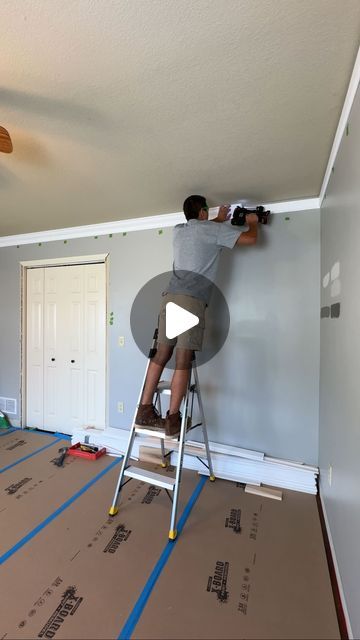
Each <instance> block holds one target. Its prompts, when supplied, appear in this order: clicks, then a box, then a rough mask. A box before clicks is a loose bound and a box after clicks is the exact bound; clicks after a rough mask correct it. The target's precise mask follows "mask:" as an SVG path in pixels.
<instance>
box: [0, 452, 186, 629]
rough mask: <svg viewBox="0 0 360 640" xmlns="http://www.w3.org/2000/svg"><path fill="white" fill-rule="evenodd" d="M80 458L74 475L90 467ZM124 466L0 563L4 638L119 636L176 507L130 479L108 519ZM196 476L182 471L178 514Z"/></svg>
mask: <svg viewBox="0 0 360 640" xmlns="http://www.w3.org/2000/svg"><path fill="white" fill-rule="evenodd" d="M75 460H76V464H73V465H72V467H71V471H69V473H73V472H74V470H75V468H76V466H77V464H78V463H82V464H87V465H88V468H90V469H91V468H92V464H93V463H92V462H87V463H86V462H84V461H81V460H79V459H75ZM110 461H112V460H111V459H110ZM143 466H145V465H143ZM119 468H120V467H119V465H118V466H116V467H115V468H114V469H112V470H111V471H110V472H109V473H108V474H107V475H105V476H104V477H102V478H101V479H100V480H99V481H98V482H97V483H95V484H94V485H93V486H92V487H90V489H89V490H88V491H86V492H85V493H84V494H83V495H82V496H81V497H80V498H78V500H77V501H76V502H74V503H73V504H72V505H70V506H69V507H68V508H67V509H66V510H65V511H64V512H63V513H61V514H60V515H59V516H58V517H57V518H56V519H55V520H53V521H52V522H51V523H50V524H49V525H48V526H47V527H46V528H44V529H43V530H41V531H40V532H39V533H38V534H37V535H36V536H35V537H34V538H33V539H32V540H31V541H30V542H29V543H28V544H27V545H25V546H24V547H23V548H21V549H20V550H19V551H18V552H17V553H15V554H14V555H13V556H12V557H10V558H9V559H8V560H7V561H6V562H5V563H4V564H3V565H2V566H1V567H0V592H1V594H2V597H1V600H0V638H7V639H10V638H11V639H13V638H21V639H23V640H28V639H29V638H39V637H40V638H53V637H56V638H68V639H70V638H71V639H84V638H98V639H100V638H101V639H107V638H117V637H118V635H119V632H120V630H121V628H122V626H123V625H124V623H125V621H126V619H127V617H128V615H129V613H130V612H131V609H132V607H133V605H134V603H135V601H136V599H137V598H138V596H139V594H140V592H141V590H142V588H143V586H144V584H145V582H146V580H147V579H148V576H149V574H150V573H151V571H152V569H153V566H154V564H155V563H156V562H157V560H158V558H159V556H160V554H161V552H162V550H163V548H164V546H165V544H166V543H167V536H168V531H169V524H170V509H171V503H170V500H169V497H168V496H167V495H166V493H165V491H164V490H159V489H158V488H156V487H149V486H148V485H146V484H144V483H143V482H138V481H136V480H132V481H131V482H129V483H128V484H127V485H126V486H125V487H124V489H123V498H122V502H121V503H120V508H119V513H118V514H117V515H116V516H115V517H114V518H109V517H108V516H107V513H108V509H109V506H110V504H111V502H112V497H113V493H114V490H115V485H116V480H117V477H118V474H119ZM151 468H152V469H154V467H153V466H152V467H151ZM156 471H158V472H159V471H160V469H158V468H156ZM164 473H165V472H164ZM197 482H198V477H197V476H196V474H195V473H193V472H191V471H185V472H184V474H183V482H182V490H181V497H180V503H179V513H180V514H181V511H182V510H183V508H184V506H185V504H186V502H187V500H188V499H189V497H190V495H191V493H192V491H193V490H194V488H195V486H196V484H197ZM20 513H21V511H19V515H18V517H20ZM13 527H16V522H15V521H14V522H13Z"/></svg>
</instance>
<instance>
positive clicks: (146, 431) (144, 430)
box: [135, 427, 178, 440]
mask: <svg viewBox="0 0 360 640" xmlns="http://www.w3.org/2000/svg"><path fill="white" fill-rule="evenodd" d="M135 433H140V434H142V435H144V436H151V437H152V438H162V439H163V440H168V439H169V440H172V438H171V437H170V436H167V435H166V434H165V429H163V430H162V431H160V430H159V431H158V430H157V429H151V427H135ZM177 439H178V436H176V440H177Z"/></svg>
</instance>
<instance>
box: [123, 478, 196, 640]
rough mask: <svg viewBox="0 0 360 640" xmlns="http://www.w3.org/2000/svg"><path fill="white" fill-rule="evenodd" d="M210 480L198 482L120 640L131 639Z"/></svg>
mask: <svg viewBox="0 0 360 640" xmlns="http://www.w3.org/2000/svg"><path fill="white" fill-rule="evenodd" d="M207 479H208V478H207V477H206V476H202V477H201V478H200V480H199V482H198V484H197V485H196V488H195V490H194V492H193V493H192V495H191V497H190V499H189V502H188V503H187V505H186V507H185V509H184V511H183V513H182V515H181V518H180V520H179V523H178V526H177V534H178V535H177V537H176V538H175V540H174V541H169V542H168V543H167V545H166V547H165V548H164V550H163V552H162V554H161V556H160V558H159V560H158V561H157V563H156V565H155V567H154V568H153V570H152V572H151V574H150V577H149V579H148V581H147V583H146V584H145V587H144V588H143V590H142V592H141V594H140V596H139V598H138V600H137V602H136V604H135V606H134V608H133V610H132V612H131V613H130V615H129V617H128V619H127V621H126V622H125V625H124V626H123V628H122V630H121V631H120V635H119V636H118V640H129V639H130V638H131V635H132V633H133V631H134V629H135V627H136V625H137V623H138V622H139V618H140V616H141V614H142V612H143V610H144V608H145V605H146V603H147V601H148V599H149V597H150V595H151V592H152V590H153V588H154V586H155V584H156V582H157V580H158V578H159V577H160V574H161V572H162V570H163V568H164V566H165V564H166V563H167V561H168V559H169V557H170V555H171V553H172V552H173V550H174V547H175V545H176V543H177V541H178V536H179V535H180V533H181V532H182V530H183V528H184V525H185V522H186V520H187V519H188V517H189V515H190V512H191V509H192V508H193V506H194V504H195V502H196V501H197V499H198V497H199V495H200V493H201V491H202V488H203V486H204V484H205V482H206V480H207Z"/></svg>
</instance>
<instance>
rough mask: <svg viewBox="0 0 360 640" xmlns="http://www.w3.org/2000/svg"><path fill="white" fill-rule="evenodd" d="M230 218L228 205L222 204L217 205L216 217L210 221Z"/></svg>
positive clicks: (222, 220) (221, 220)
mask: <svg viewBox="0 0 360 640" xmlns="http://www.w3.org/2000/svg"><path fill="white" fill-rule="evenodd" d="M229 218H230V205H229V204H223V205H222V206H221V207H219V211H218V214H217V216H216V218H213V219H212V220H211V222H226V221H227V220H228V219H229Z"/></svg>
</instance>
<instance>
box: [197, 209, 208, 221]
mask: <svg viewBox="0 0 360 640" xmlns="http://www.w3.org/2000/svg"><path fill="white" fill-rule="evenodd" d="M206 219H207V215H206V211H204V209H200V211H199V215H198V220H206Z"/></svg>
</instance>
